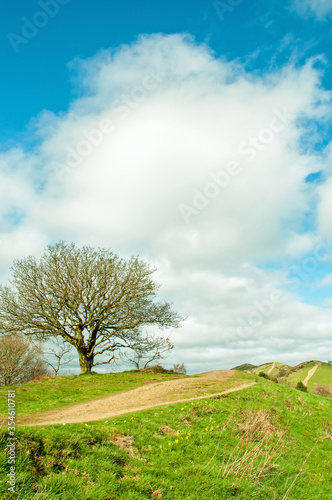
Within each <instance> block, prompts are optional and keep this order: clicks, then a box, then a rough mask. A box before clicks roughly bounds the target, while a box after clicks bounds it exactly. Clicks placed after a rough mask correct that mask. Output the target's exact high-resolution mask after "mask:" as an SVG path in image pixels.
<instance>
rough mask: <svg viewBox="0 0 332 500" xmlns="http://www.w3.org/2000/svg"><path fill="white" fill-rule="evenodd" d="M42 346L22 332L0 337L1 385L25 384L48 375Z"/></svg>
mask: <svg viewBox="0 0 332 500" xmlns="http://www.w3.org/2000/svg"><path fill="white" fill-rule="evenodd" d="M42 355H43V351H42V349H41V347H40V346H39V345H37V344H35V343H33V342H32V341H31V340H30V339H28V338H26V337H25V336H24V335H21V334H12V335H8V336H1V338H0V385H13V384H24V383H25V382H29V381H30V380H33V379H34V378H37V377H41V376H46V375H48V374H49V373H48V370H47V367H46V364H45V362H44V360H43V358H42Z"/></svg>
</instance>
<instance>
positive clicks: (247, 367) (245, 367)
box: [232, 363, 257, 372]
mask: <svg viewBox="0 0 332 500" xmlns="http://www.w3.org/2000/svg"><path fill="white" fill-rule="evenodd" d="M254 368H257V366H256V365H252V364H251V363H244V364H243V365H239V366H235V368H232V370H240V371H243V372H247V371H250V370H253V369H254Z"/></svg>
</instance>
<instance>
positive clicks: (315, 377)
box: [249, 360, 332, 397]
mask: <svg viewBox="0 0 332 500" xmlns="http://www.w3.org/2000/svg"><path fill="white" fill-rule="evenodd" d="M249 372H250V373H253V374H256V375H258V374H259V373H260V372H263V373H265V374H267V375H268V376H269V377H270V378H276V379H278V382H279V383H282V384H286V385H288V386H289V387H296V384H297V383H298V382H302V383H303V384H304V385H305V386H306V387H307V389H308V391H309V392H311V393H314V394H320V395H322V396H328V397H332V365H331V364H329V363H324V362H322V361H317V360H311V361H305V362H303V363H300V364H299V365H297V366H294V367H292V366H288V365H285V364H282V363H278V362H273V363H266V364H263V365H260V366H257V367H255V368H253V369H250V370H249Z"/></svg>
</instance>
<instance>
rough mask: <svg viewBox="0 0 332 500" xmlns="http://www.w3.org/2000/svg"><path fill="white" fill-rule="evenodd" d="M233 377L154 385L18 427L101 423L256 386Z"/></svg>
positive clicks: (224, 373) (221, 374) (210, 375)
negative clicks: (99, 421) (98, 421)
mask: <svg viewBox="0 0 332 500" xmlns="http://www.w3.org/2000/svg"><path fill="white" fill-rule="evenodd" d="M236 374H237V372H235V371H233V370H220V371H213V372H207V373H202V374H200V375H198V376H193V377H190V378H186V379H178V380H171V381H167V382H157V383H155V384H149V385H144V386H142V387H137V388H136V389H131V390H129V391H125V392H121V393H118V394H113V395H111V396H106V397H104V398H99V399H94V400H92V401H86V402H84V403H78V404H75V405H72V406H69V407H68V406H67V407H65V408H60V409H58V410H51V411H47V412H44V413H41V414H33V415H28V416H26V417H22V418H21V419H19V420H18V424H19V425H27V426H32V425H51V424H66V423H78V422H89V421H92V420H104V419H108V418H111V417H115V416H118V415H121V414H123V413H132V412H135V411H139V410H146V409H148V408H153V407H155V406H161V405H167V404H171V403H179V402H182V401H190V400H196V399H202V398H207V397H211V396H217V395H220V394H227V393H230V392H234V391H239V390H241V389H245V388H246V387H250V386H252V385H255V382H249V383H242V384H241V381H238V385H237V384H236V379H235V377H236ZM230 379H234V380H232V381H231V385H232V386H233V387H231V388H228V389H226V388H227V386H228V387H229V381H230ZM222 386H224V390H223V387H222ZM212 388H215V393H213V394H211V393H210V394H209V389H210V392H211V389H212ZM219 388H220V390H219ZM217 391H218V392H217Z"/></svg>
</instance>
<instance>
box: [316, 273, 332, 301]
mask: <svg viewBox="0 0 332 500" xmlns="http://www.w3.org/2000/svg"><path fill="white" fill-rule="evenodd" d="M330 285H332V273H330V274H327V275H326V276H325V277H324V278H323V279H322V280H320V281H319V282H318V283H317V286H318V287H324V286H330ZM329 300H330V299H329Z"/></svg>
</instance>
